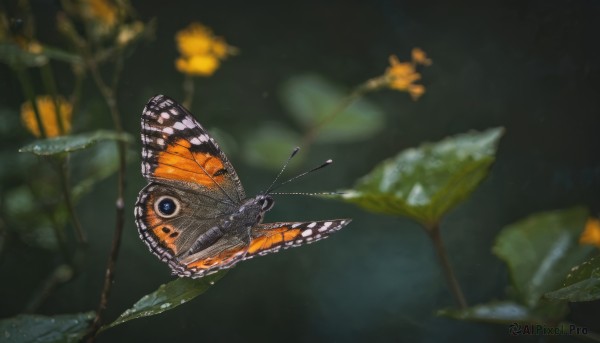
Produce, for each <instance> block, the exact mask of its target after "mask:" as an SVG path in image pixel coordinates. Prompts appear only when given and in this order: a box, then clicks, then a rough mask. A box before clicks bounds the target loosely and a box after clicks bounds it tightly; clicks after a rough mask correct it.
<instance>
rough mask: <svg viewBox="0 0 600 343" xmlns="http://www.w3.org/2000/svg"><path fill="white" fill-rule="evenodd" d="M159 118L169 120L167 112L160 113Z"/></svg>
mask: <svg viewBox="0 0 600 343" xmlns="http://www.w3.org/2000/svg"><path fill="white" fill-rule="evenodd" d="M160 116H161V117H163V118H165V119H169V118H170V117H171V116H170V115H169V114H168V113H167V112H162V113H161V114H160Z"/></svg>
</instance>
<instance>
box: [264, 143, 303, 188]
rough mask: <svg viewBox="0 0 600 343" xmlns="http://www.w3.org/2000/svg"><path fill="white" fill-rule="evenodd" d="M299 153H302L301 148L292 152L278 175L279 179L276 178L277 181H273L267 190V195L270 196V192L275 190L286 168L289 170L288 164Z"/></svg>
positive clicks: (296, 148)
mask: <svg viewBox="0 0 600 343" xmlns="http://www.w3.org/2000/svg"><path fill="white" fill-rule="evenodd" d="M298 151H300V147H295V148H294V150H293V151H292V153H291V154H290V157H288V159H287V161H285V163H284V164H283V167H282V168H281V170H280V171H279V174H277V177H275V180H273V183H271V185H270V186H269V188H267V191H266V192H265V194H269V192H270V191H271V190H273V185H275V182H277V180H279V177H280V176H281V174H283V171H284V170H285V168H287V166H288V164H289V163H290V161H291V160H292V158H294V156H296V154H297V153H298Z"/></svg>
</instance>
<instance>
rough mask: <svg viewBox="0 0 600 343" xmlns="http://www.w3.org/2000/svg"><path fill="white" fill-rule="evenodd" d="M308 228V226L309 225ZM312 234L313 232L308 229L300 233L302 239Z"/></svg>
mask: <svg viewBox="0 0 600 343" xmlns="http://www.w3.org/2000/svg"><path fill="white" fill-rule="evenodd" d="M309 226H310V225H309ZM312 233H313V232H312V230H311V229H308V230H305V231H302V237H308V236H310V235H312Z"/></svg>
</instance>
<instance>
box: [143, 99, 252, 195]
mask: <svg viewBox="0 0 600 343" xmlns="http://www.w3.org/2000/svg"><path fill="white" fill-rule="evenodd" d="M141 136H142V175H143V176H144V177H145V178H146V179H147V180H148V181H157V182H160V183H165V184H170V185H173V186H175V187H180V188H186V189H192V190H194V191H197V192H201V193H203V194H207V195H209V196H211V197H213V198H216V199H220V200H222V201H224V202H230V203H239V202H240V201H241V200H242V199H244V198H245V194H244V189H243V187H242V185H241V183H240V180H239V178H238V176H237V174H236V172H235V170H234V169H233V166H232V165H231V163H229V160H228V159H227V157H226V156H225V154H224V153H223V151H221V149H220V148H219V146H218V145H217V143H216V142H215V140H214V139H213V138H212V137H211V136H210V135H209V134H208V133H207V132H206V130H204V128H203V127H202V125H200V124H199V123H198V122H197V121H196V120H195V119H194V117H193V116H192V115H191V114H190V112H188V110H186V109H185V108H184V107H183V106H181V105H179V104H178V103H177V102H176V101H174V100H173V99H171V98H169V97H167V96H164V95H157V96H155V97H153V98H151V99H150V100H149V101H148V103H147V104H146V107H145V108H144V111H143V113H142V134H141Z"/></svg>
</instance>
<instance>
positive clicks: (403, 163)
mask: <svg viewBox="0 0 600 343" xmlns="http://www.w3.org/2000/svg"><path fill="white" fill-rule="evenodd" d="M503 131H504V130H503V129H502V128H494V129H490V130H487V131H484V132H470V133H465V134H460V135H456V136H453V137H449V138H446V139H444V140H442V141H440V142H437V143H433V144H432V143H427V144H423V145H421V146H420V147H419V148H412V149H407V150H404V151H402V152H401V153H399V154H398V155H397V156H396V157H393V158H391V159H389V160H386V161H383V162H382V163H380V164H379V165H378V166H376V167H375V169H373V171H371V172H370V173H369V174H367V175H366V176H364V177H363V178H361V179H360V180H359V181H358V182H357V183H356V184H355V186H354V189H351V190H346V191H343V194H341V195H339V196H336V197H338V198H341V199H342V200H345V201H347V202H351V203H355V204H357V205H358V206H360V207H363V208H365V209H367V210H370V211H373V212H378V213H384V214H390V215H398V216H407V217H410V218H412V219H414V220H416V221H418V222H420V223H422V224H424V225H426V226H427V225H430V224H432V223H435V222H437V221H439V220H440V218H441V217H442V216H443V215H444V214H445V213H446V212H448V211H449V210H450V209H452V208H453V207H454V206H456V205H457V204H458V203H460V202H461V201H463V200H464V199H466V198H467V197H468V196H469V195H470V194H471V192H473V190H475V188H476V187H477V185H478V184H479V183H480V182H481V181H482V180H483V179H484V178H485V176H486V175H487V174H488V171H489V168H490V166H491V164H492V162H494V160H495V153H496V147H497V145H498V141H499V140H500V137H501V136H502V133H503Z"/></svg>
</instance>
